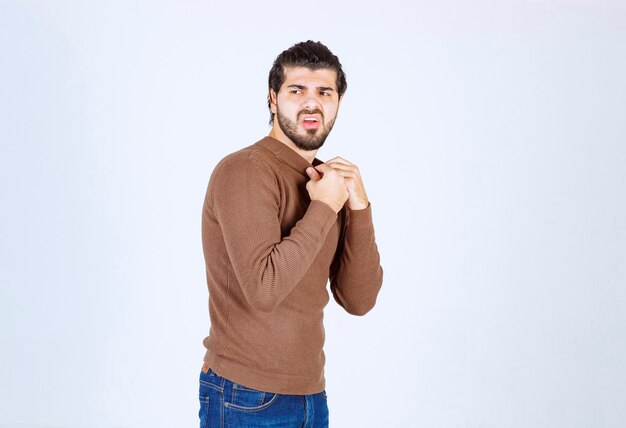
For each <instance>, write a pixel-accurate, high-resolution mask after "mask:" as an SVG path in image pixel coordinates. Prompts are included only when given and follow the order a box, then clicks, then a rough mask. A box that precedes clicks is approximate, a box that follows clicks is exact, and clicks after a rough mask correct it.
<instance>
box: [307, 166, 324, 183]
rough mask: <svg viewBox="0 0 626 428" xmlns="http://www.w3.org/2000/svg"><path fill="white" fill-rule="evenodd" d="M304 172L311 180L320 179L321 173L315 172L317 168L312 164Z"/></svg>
mask: <svg viewBox="0 0 626 428" xmlns="http://www.w3.org/2000/svg"><path fill="white" fill-rule="evenodd" d="M306 174H307V175H308V176H309V178H310V179H311V180H314V181H317V180H321V178H322V176H321V174H320V173H319V172H317V170H316V169H315V168H313V167H312V166H310V167H308V168H307V169H306Z"/></svg>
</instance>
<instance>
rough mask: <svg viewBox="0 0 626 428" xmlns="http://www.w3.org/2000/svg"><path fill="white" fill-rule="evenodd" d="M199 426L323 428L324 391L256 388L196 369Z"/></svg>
mask: <svg viewBox="0 0 626 428" xmlns="http://www.w3.org/2000/svg"><path fill="white" fill-rule="evenodd" d="M198 415H199V416H200V428H234V427H237V428H251V427H285V428H291V427H293V428H327V427H328V405H327V403H326V392H325V391H322V392H320V393H319V394H312V395H284V394H274V393H271V392H263V391H257V390H254V389H251V388H246V387H245V386H243V385H239V384H237V383H234V382H231V381H229V380H228V379H225V378H223V377H220V376H218V375H217V374H216V373H215V372H214V371H213V370H211V369H209V370H208V372H207V373H204V371H200V412H198Z"/></svg>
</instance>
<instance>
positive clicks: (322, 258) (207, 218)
mask: <svg viewBox="0 0 626 428" xmlns="http://www.w3.org/2000/svg"><path fill="white" fill-rule="evenodd" d="M320 163H322V162H321V161H319V160H318V159H315V160H314V161H313V165H318V164H320ZM307 166H310V164H309V163H308V162H307V161H306V160H305V159H304V158H303V157H302V156H300V155H299V154H298V153H297V152H295V151H294V150H292V149H291V148H289V147H288V146H286V145H285V144H283V143H281V142H280V141H278V140H275V139H273V138H270V137H265V138H263V139H262V140H261V141H259V142H257V143H256V144H254V145H252V146H249V147H246V148H244V149H242V150H239V151H237V152H235V153H232V154H230V155H228V156H226V157H225V158H224V159H222V160H221V161H220V162H219V163H218V165H217V166H216V167H215V170H214V171H213V174H212V175H211V179H210V181H209V186H208V189H207V193H206V198H205V202H204V207H203V213H202V244H203V248H204V257H205V261H206V274H207V284H208V288H209V313H210V317H211V329H210V332H209V336H208V337H206V338H205V339H204V342H203V343H204V346H205V347H206V348H207V352H206V354H205V357H204V361H205V362H206V363H207V364H208V365H209V366H210V367H211V368H212V369H213V370H214V371H215V372H216V373H217V374H218V375H220V376H223V377H225V378H227V379H230V380H231V381H233V382H236V383H239V384H242V385H244V386H247V387H249V388H254V389H258V390H263V391H267V392H274V393H282V394H314V393H318V392H320V391H322V390H323V389H324V387H325V381H324V361H325V358H324V351H323V350H322V348H323V345H324V326H323V324H322V319H323V309H324V307H325V306H326V304H327V303H328V292H327V290H326V284H327V282H328V279H329V278H330V289H331V291H332V293H333V296H334V298H335V300H336V301H337V302H338V303H339V304H340V305H341V306H342V307H343V308H345V310H346V311H348V312H349V313H351V314H354V315H363V314H365V313H366V312H368V311H369V310H370V309H371V308H372V307H373V306H374V304H375V302H376V296H377V295H378V291H379V290H380V287H381V285H382V278H383V271H382V268H381V266H380V258H379V255H378V249H377V247H376V242H375V239H374V227H373V224H372V213H371V205H369V206H368V207H367V208H365V209H364V210H358V211H357V210H354V211H353V210H350V209H348V208H347V206H344V208H343V209H342V210H341V211H340V212H339V215H337V214H335V212H334V211H333V210H332V209H331V208H330V207H329V206H328V205H326V204H324V203H323V202H320V201H311V200H310V198H309V196H308V192H307V190H306V183H307V182H308V181H309V178H308V177H307V175H306V168H307Z"/></svg>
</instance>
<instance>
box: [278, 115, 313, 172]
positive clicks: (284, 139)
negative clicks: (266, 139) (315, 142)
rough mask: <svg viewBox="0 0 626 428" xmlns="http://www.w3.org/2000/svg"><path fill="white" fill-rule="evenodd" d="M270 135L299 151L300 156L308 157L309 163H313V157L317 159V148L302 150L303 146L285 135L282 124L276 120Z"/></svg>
mask: <svg viewBox="0 0 626 428" xmlns="http://www.w3.org/2000/svg"><path fill="white" fill-rule="evenodd" d="M269 136H270V137H272V138H273V139H275V140H278V141H280V142H281V143H283V144H284V145H286V146H287V147H289V148H290V149H291V150H293V151H294V152H296V153H298V154H299V155H300V156H302V157H303V158H304V159H306V161H307V162H308V163H313V159H315V155H316V154H317V150H302V149H301V148H299V147H297V146H296V145H295V144H294V143H293V141H291V139H290V138H289V137H287V136H286V135H285V133H284V132H283V131H282V129H280V126H278V124H277V123H276V121H274V126H273V127H272V130H271V131H270V133H269Z"/></svg>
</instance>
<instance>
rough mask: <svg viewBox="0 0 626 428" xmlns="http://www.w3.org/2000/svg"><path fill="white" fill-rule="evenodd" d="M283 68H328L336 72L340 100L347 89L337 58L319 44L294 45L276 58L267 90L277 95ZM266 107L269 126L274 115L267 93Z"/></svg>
mask: <svg viewBox="0 0 626 428" xmlns="http://www.w3.org/2000/svg"><path fill="white" fill-rule="evenodd" d="M285 67H306V68H308V69H309V70H319V69H323V68H328V69H331V70H334V71H336V72H337V93H338V94H339V97H340V98H341V97H342V96H343V94H344V93H345V92H346V89H347V88H348V83H347V82H346V74H345V73H344V72H343V69H342V68H341V63H340V62H339V58H337V56H335V55H334V54H333V53H332V52H331V51H330V49H328V48H327V47H326V46H324V45H323V44H322V43H321V42H314V41H312V40H307V41H306V42H300V43H296V44H295V45H293V46H292V47H290V48H289V49H287V50H285V51H283V52H282V53H281V54H280V55H278V57H276V60H275V61H274V65H273V66H272V69H271V70H270V75H269V89H272V90H273V91H274V92H275V93H278V91H279V89H280V87H281V86H282V84H283V83H284V82H285ZM267 107H268V108H269V109H270V125H272V124H273V123H274V113H272V106H271V103H270V96H269V93H268V95H267Z"/></svg>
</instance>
